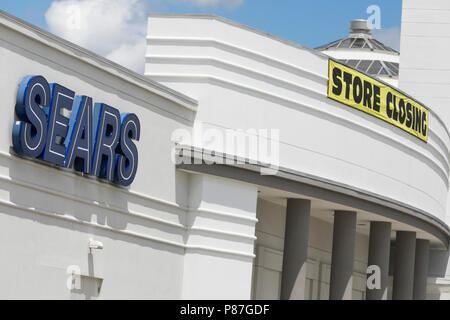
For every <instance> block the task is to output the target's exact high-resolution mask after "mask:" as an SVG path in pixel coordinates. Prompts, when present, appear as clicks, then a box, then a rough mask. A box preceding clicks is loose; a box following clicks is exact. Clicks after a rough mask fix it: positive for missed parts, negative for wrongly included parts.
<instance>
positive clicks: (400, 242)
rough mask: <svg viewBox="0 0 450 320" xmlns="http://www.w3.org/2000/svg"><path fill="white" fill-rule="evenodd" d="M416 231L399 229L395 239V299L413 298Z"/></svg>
mask: <svg viewBox="0 0 450 320" xmlns="http://www.w3.org/2000/svg"><path fill="white" fill-rule="evenodd" d="M415 252H416V233H415V232H411V231H397V235H396V240H395V265H394V283H393V288H392V299H393V300H412V299H413V289H414V262H415Z"/></svg>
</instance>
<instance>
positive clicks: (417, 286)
mask: <svg viewBox="0 0 450 320" xmlns="http://www.w3.org/2000/svg"><path fill="white" fill-rule="evenodd" d="M429 258H430V241H429V240H425V239H417V241H416V256H415V263H414V294H413V297H414V300H425V299H426V298H427V277H428V260H429Z"/></svg>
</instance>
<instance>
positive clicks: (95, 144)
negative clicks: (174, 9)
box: [0, 0, 450, 299]
mask: <svg viewBox="0 0 450 320" xmlns="http://www.w3.org/2000/svg"><path fill="white" fill-rule="evenodd" d="M436 9H439V10H436ZM440 9H444V10H440ZM449 10H450V3H448V2H447V1H437V0H435V1H427V2H424V1H418V0H404V1H403V18H402V21H403V23H402V36H401V48H400V49H401V50H400V52H401V58H400V56H399V53H398V52H397V51H395V50H393V49H390V48H389V47H388V46H385V45H383V44H380V43H379V42H377V41H376V40H374V39H372V37H371V35H370V29H368V28H367V23H366V22H364V21H360V20H358V21H354V22H352V24H351V26H352V30H351V33H350V35H349V36H348V37H347V38H345V39H340V40H337V41H336V42H333V43H331V44H328V45H325V46H323V47H320V48H318V49H317V50H313V49H309V48H306V47H303V46H301V45H299V44H296V43H292V42H290V41H287V40H284V39H280V38H277V37H275V36H273V35H270V34H266V33H264V32H261V31H258V30H254V29H252V28H249V27H246V26H243V25H240V24H238V23H236V22H233V21H229V20H226V19H223V18H220V17H216V16H209V15H208V16H203V15H197V16H195V15H150V16H149V18H148V31H147V51H146V55H145V62H146V68H145V75H144V76H142V75H138V74H136V73H134V72H132V71H130V70H128V69H125V68H123V67H121V66H119V65H117V64H115V63H113V62H111V61H108V60H106V59H104V58H102V57H99V56H97V55H95V54H93V53H92V52H89V51H87V50H85V49H83V48H80V47H78V46H76V45H74V44H72V43H70V42H67V41H65V40H62V39H60V38H58V37H56V36H54V35H52V34H49V33H47V32H45V31H43V30H41V29H39V28H37V27H35V26H32V25H30V24H28V23H25V22H24V21H21V20H19V19H17V18H15V17H13V16H11V15H9V14H7V13H5V12H0V70H1V71H0V84H1V85H0V101H1V111H2V117H1V118H0V122H1V125H0V262H1V269H2V272H1V273H0V298H3V299H15V298H26V299H29V298H38V299H448V298H450V270H449V252H450V251H449V240H450V228H449V222H450V220H449V217H448V212H449V182H450V180H449V170H450V168H449V165H450V163H449V158H450V133H449V127H450V111H449V110H450V109H449V108H448V102H449V101H450V85H449V82H448V78H449V72H448V70H450V60H449V59H448V57H447V53H448V49H449V47H450V40H449V38H450V25H448V24H436V22H439V21H447V20H448V17H447V13H448V12H449ZM355 48H356V49H357V51H351V50H352V49H355Z"/></svg>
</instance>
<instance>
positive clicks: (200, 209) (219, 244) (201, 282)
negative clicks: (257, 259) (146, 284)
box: [181, 174, 258, 299]
mask: <svg viewBox="0 0 450 320" xmlns="http://www.w3.org/2000/svg"><path fill="white" fill-rule="evenodd" d="M189 188H190V189H189V207H190V208H191V209H190V210H189V213H188V214H187V216H186V225H187V226H188V230H187V232H186V246H187V248H186V250H185V257H184V272H183V289H182V297H181V298H182V299H250V298H251V286H252V271H253V258H254V240H255V239H256V238H255V224H256V221H257V220H256V204H257V197H258V191H257V188H256V186H254V185H251V184H247V183H242V182H239V181H235V180H231V179H224V178H219V177H214V176H208V175H200V174H191V175H190V186H189Z"/></svg>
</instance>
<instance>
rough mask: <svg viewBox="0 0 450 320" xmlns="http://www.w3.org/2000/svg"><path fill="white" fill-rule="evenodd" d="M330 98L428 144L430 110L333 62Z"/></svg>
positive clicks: (376, 81)
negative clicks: (387, 123)
mask: <svg viewBox="0 0 450 320" xmlns="http://www.w3.org/2000/svg"><path fill="white" fill-rule="evenodd" d="M328 97H329V98H331V99H333V100H336V101H338V102H341V103H343V104H345V105H348V106H350V107H353V108H356V109H358V110H361V111H363V112H365V113H368V114H370V115H372V116H375V117H377V118H380V119H382V120H384V121H386V122H389V123H390V124H392V125H394V126H396V127H398V128H400V129H403V130H404V131H406V132H408V133H410V134H412V135H414V136H416V137H418V138H419V139H421V140H423V141H425V142H427V140H428V119H429V118H428V110H427V108H425V107H424V106H423V105H421V104H420V103H418V102H417V101H415V100H413V99H411V98H410V97H408V96H406V95H404V94H402V93H400V92H399V91H398V90H396V89H394V88H393V87H390V86H389V85H387V84H385V83H383V82H381V81H378V80H375V79H374V78H372V77H369V76H367V75H365V74H363V73H361V72H359V71H356V70H355V69H352V68H350V67H348V66H345V65H343V64H341V63H338V62H336V61H334V60H332V59H329V65H328Z"/></svg>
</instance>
